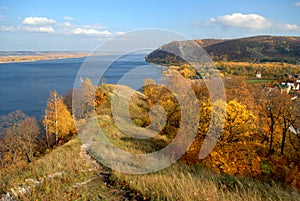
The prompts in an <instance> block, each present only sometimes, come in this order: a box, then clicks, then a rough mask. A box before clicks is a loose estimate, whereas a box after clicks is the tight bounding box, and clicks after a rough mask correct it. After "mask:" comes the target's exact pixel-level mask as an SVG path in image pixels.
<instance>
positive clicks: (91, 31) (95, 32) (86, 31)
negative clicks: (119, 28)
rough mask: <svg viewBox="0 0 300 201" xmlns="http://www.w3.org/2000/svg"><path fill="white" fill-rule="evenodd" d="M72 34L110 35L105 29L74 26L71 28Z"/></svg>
mask: <svg viewBox="0 0 300 201" xmlns="http://www.w3.org/2000/svg"><path fill="white" fill-rule="evenodd" d="M73 34H76V35H88V36H111V35H112V33H111V32H109V31H107V30H105V31H98V30H96V29H82V28H76V29H74V30H73Z"/></svg>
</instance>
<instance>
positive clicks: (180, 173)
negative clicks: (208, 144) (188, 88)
mask: <svg viewBox="0 0 300 201" xmlns="http://www.w3.org/2000/svg"><path fill="white" fill-rule="evenodd" d="M114 175H115V177H116V178H117V179H119V180H124V181H126V182H127V183H128V184H129V186H130V187H131V188H134V189H136V190H138V191H140V192H142V193H143V194H144V195H145V196H147V197H148V198H150V199H151V200H208V201H214V200H218V201H237V200H243V201H264V200H270V201H271V200H274V201H275V200H284V201H286V200H287V201H289V200H290V201H296V200H300V194H299V192H298V191H297V190H295V189H290V188H284V187H281V186H280V185H278V184H275V183H273V184H272V185H268V184H264V183H261V182H258V181H251V180H249V179H245V178H236V177H230V176H225V175H217V174H215V173H212V172H211V171H209V170H206V169H204V168H201V167H187V166H186V165H184V164H180V163H177V164H173V165H172V166H171V167H169V168H167V169H165V170H163V171H160V172H157V173H151V174H147V175H128V174H122V173H118V172H114Z"/></svg>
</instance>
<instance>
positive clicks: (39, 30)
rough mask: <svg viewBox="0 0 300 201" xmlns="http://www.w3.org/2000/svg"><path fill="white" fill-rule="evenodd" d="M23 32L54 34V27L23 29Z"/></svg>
mask: <svg viewBox="0 0 300 201" xmlns="http://www.w3.org/2000/svg"><path fill="white" fill-rule="evenodd" d="M21 30H23V31H29V32H40V33H54V32H55V31H54V29H53V27H52V26H38V27H22V28H21Z"/></svg>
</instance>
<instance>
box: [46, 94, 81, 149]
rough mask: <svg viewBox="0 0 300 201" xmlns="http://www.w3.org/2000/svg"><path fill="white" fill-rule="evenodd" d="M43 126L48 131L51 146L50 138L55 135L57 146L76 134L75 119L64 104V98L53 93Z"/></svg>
mask: <svg viewBox="0 0 300 201" xmlns="http://www.w3.org/2000/svg"><path fill="white" fill-rule="evenodd" d="M43 124H44V126H45V130H46V141H47V146H49V136H50V135H52V134H54V135H55V144H58V140H59V139H63V138H64V137H66V136H67V135H69V134H74V133H75V124H74V119H73V117H72V116H71V113H70V112H69V111H68V109H67V106H66V105H65V104H64V102H63V98H62V97H61V96H60V95H59V94H58V93H57V92H56V91H51V92H50V97H49V99H48V102H47V108H46V109H45V117H44V120H43Z"/></svg>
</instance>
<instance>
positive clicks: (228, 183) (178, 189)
mask: <svg viewBox="0 0 300 201" xmlns="http://www.w3.org/2000/svg"><path fill="white" fill-rule="evenodd" d="M133 108H135V107H133ZM108 113H109V112H108ZM108 113H107V114H102V115H100V116H99V118H98V120H99V121H100V125H101V126H102V129H103V130H104V131H106V132H105V134H106V136H107V137H108V138H109V140H110V141H111V142H112V143H114V144H115V145H116V146H118V147H120V148H123V149H124V150H126V151H128V152H132V153H148V152H151V151H152V150H157V149H160V147H161V146H163V145H164V143H167V140H166V139H164V138H162V137H160V136H157V137H156V140H152V141H151V140H150V141H143V140H136V139H132V138H125V137H124V135H125V134H124V133H122V132H121V131H120V130H118V128H117V126H116V125H115V124H114V123H113V121H112V119H111V116H110V115H109V114H108ZM135 115H137V114H135ZM103 119H105V123H103V122H104V120H103ZM92 127H93V126H89V127H87V129H86V132H89V129H91V130H93V128H92ZM158 142H159V143H158ZM80 145H81V143H80V141H79V140H78V139H74V140H72V141H70V142H68V143H67V144H65V145H63V146H61V147H59V148H57V149H55V150H53V151H52V152H51V153H49V154H47V155H45V156H43V157H41V158H39V159H38V160H37V161H35V162H33V163H32V164H30V165H25V166H24V167H23V168H22V167H21V168H19V169H17V170H14V171H10V172H7V173H0V178H2V180H1V183H0V190H1V191H2V193H3V192H9V191H10V189H11V188H16V187H17V186H24V185H27V186H28V184H26V183H28V181H27V182H26V179H35V180H37V181H39V182H40V184H39V185H37V186H35V187H32V188H31V191H30V193H27V194H25V195H21V200H124V199H125V198H126V199H129V200H134V199H133V198H129V197H128V196H126V195H124V194H126V193H124V191H123V190H124V189H126V188H128V186H129V188H131V189H135V190H136V191H138V192H141V194H142V195H144V196H145V197H146V198H148V199H151V200H209V201H210V200H222V201H225V200H226V201H231V200H244V201H248V200H253V201H254V200H255V201H257V200H258V201H259V200H291V201H292V200H293V201H296V200H300V194H299V192H298V191H297V190H293V189H290V188H288V187H282V186H281V185H279V184H275V183H273V184H272V185H269V184H264V183H262V182H258V181H252V180H250V179H246V178H238V177H232V176H226V175H218V174H216V173H214V172H212V171H209V170H207V169H205V168H203V167H200V166H186V165H185V164H182V163H179V162H178V163H175V164H173V165H172V166H170V167H168V168H167V169H164V170H161V171H158V172H155V173H150V174H146V175H129V174H123V173H119V172H116V171H112V176H111V177H112V179H113V180H115V181H116V182H113V186H112V185H106V183H105V182H104V179H103V176H102V175H101V174H99V172H101V170H100V171H99V170H98V171H97V170H95V169H94V168H93V166H91V165H90V164H89V163H87V162H86V161H85V160H84V159H83V158H81V157H80V155H79V153H80ZM100 168H101V167H100ZM122 181H124V182H125V183H124V182H122ZM127 195H128V193H127ZM136 200H143V197H142V196H140V198H139V199H136Z"/></svg>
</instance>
